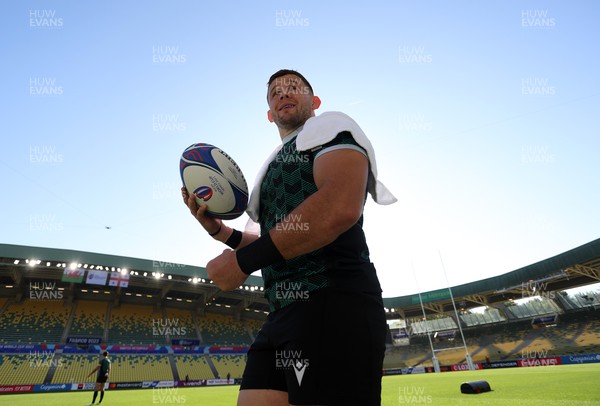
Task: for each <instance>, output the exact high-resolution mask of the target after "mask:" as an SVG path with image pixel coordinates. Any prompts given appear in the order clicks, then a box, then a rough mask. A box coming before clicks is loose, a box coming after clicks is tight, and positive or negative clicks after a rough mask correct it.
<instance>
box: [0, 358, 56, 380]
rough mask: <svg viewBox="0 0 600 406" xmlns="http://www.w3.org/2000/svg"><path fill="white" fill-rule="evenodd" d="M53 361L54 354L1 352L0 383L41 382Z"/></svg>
mask: <svg viewBox="0 0 600 406" xmlns="http://www.w3.org/2000/svg"><path fill="white" fill-rule="evenodd" d="M53 362H54V361H53V357H52V355H44V354H41V355H40V354H0V385H21V384H23V383H27V384H41V383H43V382H44V378H45V377H46V375H47V374H48V370H49V369H50V366H51V364H52V363H53Z"/></svg>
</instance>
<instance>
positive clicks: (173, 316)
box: [166, 307, 199, 340]
mask: <svg viewBox="0 0 600 406" xmlns="http://www.w3.org/2000/svg"><path fill="white" fill-rule="evenodd" d="M166 314H167V319H168V320H170V321H171V324H172V325H175V326H176V327H177V328H178V330H177V331H174V333H175V334H172V335H171V336H170V338H171V339H174V338H189V339H193V340H198V339H199V337H198V332H197V331H196V324H195V323H194V318H193V317H192V312H191V310H184V309H174V308H170V307H168V308H167V309H166Z"/></svg>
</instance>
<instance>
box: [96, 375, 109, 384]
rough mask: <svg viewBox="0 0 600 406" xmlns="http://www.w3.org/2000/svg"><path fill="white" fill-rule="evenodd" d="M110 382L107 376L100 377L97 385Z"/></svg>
mask: <svg viewBox="0 0 600 406" xmlns="http://www.w3.org/2000/svg"><path fill="white" fill-rule="evenodd" d="M106 381H108V376H106V375H98V377H97V378H96V383H106Z"/></svg>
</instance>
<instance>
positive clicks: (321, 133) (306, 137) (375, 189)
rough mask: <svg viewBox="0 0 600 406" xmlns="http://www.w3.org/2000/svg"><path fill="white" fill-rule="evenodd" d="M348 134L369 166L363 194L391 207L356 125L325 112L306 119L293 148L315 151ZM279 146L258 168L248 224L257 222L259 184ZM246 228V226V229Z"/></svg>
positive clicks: (367, 143)
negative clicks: (365, 156)
mask: <svg viewBox="0 0 600 406" xmlns="http://www.w3.org/2000/svg"><path fill="white" fill-rule="evenodd" d="M343 131H348V132H350V133H351V134H352V137H353V138H354V140H355V141H356V142H357V143H358V145H360V146H361V147H362V148H364V149H365V151H366V152H367V156H368V158H369V163H370V169H371V170H370V173H369V181H368V184H367V190H368V192H369V193H370V194H371V197H372V198H373V200H374V201H375V202H376V203H379V204H392V203H394V202H396V201H397V199H396V198H395V197H394V195H393V194H392V193H391V192H390V191H389V190H388V189H387V188H386V187H385V186H384V184H383V183H381V182H380V181H378V180H377V164H376V162H375V151H374V150H373V146H372V145H371V142H370V141H369V139H368V138H367V136H366V135H365V133H364V132H363V130H362V129H361V128H360V127H359V126H358V124H356V122H355V121H354V120H353V119H352V118H350V117H349V116H347V115H346V114H344V113H341V112H337V111H330V112H325V113H323V114H321V115H319V116H316V117H311V118H309V119H308V120H307V121H306V123H304V127H303V128H302V131H300V133H299V134H298V136H297V138H296V148H297V149H298V151H306V150H309V149H312V148H316V147H318V146H320V145H323V144H326V143H328V142H329V141H332V140H333V139H334V138H335V137H336V136H337V135H338V134H339V133H341V132H343ZM281 147H282V146H281V145H279V146H278V147H277V148H276V149H275V151H273V152H272V153H271V155H270V156H269V158H268V159H267V161H266V162H265V163H264V164H263V166H262V167H261V168H260V170H259V172H258V175H257V177H256V182H255V183H254V188H253V189H252V193H251V195H250V201H249V202H248V208H247V209H246V212H247V213H248V216H250V219H251V220H252V221H255V222H258V210H259V202H260V196H259V193H260V184H261V183H262V180H263V178H264V176H265V174H266V172H267V168H268V167H269V164H270V163H271V161H272V160H273V159H274V158H275V155H276V154H277V152H279V150H280V149H281ZM248 226H250V224H249V225H248Z"/></svg>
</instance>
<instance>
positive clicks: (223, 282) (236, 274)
mask: <svg viewBox="0 0 600 406" xmlns="http://www.w3.org/2000/svg"><path fill="white" fill-rule="evenodd" d="M206 272H207V273H208V278H209V279H210V280H212V281H213V282H214V283H215V284H216V285H217V286H218V287H219V288H220V289H221V290H223V291H228V290H233V289H235V288H239V287H240V286H242V284H243V283H244V282H245V281H246V279H248V275H246V274H245V273H243V272H242V270H241V269H240V266H239V265H238V262H237V258H236V256H235V251H233V250H229V249H227V250H225V251H223V253H222V254H221V255H219V256H218V257H216V258H214V259H212V260H210V261H209V262H208V264H206Z"/></svg>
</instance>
